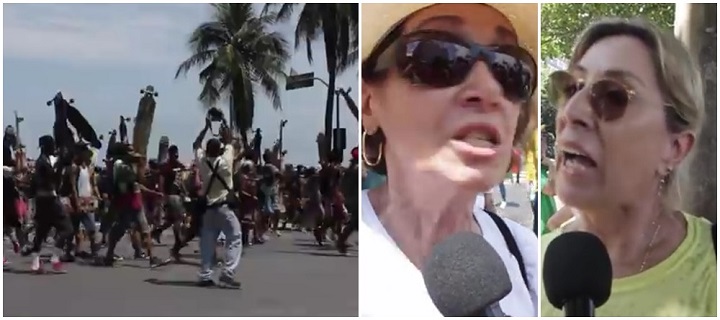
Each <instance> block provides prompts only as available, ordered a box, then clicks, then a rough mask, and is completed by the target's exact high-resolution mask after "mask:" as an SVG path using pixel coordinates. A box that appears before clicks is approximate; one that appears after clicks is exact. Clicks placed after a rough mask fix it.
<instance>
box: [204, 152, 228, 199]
mask: <svg viewBox="0 0 720 320" xmlns="http://www.w3.org/2000/svg"><path fill="white" fill-rule="evenodd" d="M205 161H206V162H207V164H208V166H210V161H208V160H205ZM220 161H221V160H220V159H218V160H217V162H216V163H215V167H210V170H211V171H212V177H211V178H210V179H213V178H216V177H217V179H218V181H220V183H222V185H223V187H225V190H227V191H228V192H230V193H233V191H232V190H230V187H228V185H227V182H225V179H223V178H222V177H221V176H220V174H218V173H217V168H218V166H219V165H220ZM208 188H210V185H209V184H208Z"/></svg>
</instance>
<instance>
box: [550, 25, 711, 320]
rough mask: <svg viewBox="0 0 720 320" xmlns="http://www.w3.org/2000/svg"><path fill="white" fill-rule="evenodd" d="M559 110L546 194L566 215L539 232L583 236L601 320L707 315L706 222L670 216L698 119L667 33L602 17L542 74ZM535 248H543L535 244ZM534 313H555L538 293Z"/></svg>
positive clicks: (676, 47) (694, 79) (690, 82)
mask: <svg viewBox="0 0 720 320" xmlns="http://www.w3.org/2000/svg"><path fill="white" fill-rule="evenodd" d="M549 89H550V90H549V92H550V93H551V100H554V102H555V105H556V106H557V107H558V113H557V118H556V128H557V145H556V155H557V162H556V168H557V174H556V177H555V178H556V180H555V190H556V192H557V195H558V197H559V198H560V200H562V201H563V202H564V203H565V205H567V206H569V207H571V208H572V210H573V213H574V217H573V218H572V220H571V221H569V222H568V223H566V224H565V225H563V226H562V227H561V228H560V229H559V230H556V231H554V232H552V233H549V234H547V235H545V236H543V239H542V243H543V246H544V247H546V246H547V244H548V243H549V242H550V241H551V240H552V239H553V238H555V237H557V236H558V235H559V234H561V233H563V232H569V231H583V232H590V233H592V234H594V235H596V236H598V237H599V238H600V239H601V240H602V242H603V243H604V244H605V246H606V248H607V251H608V253H609V256H610V260H611V264H612V273H613V283H612V292H611V295H610V299H609V300H608V301H607V302H606V303H605V304H604V305H603V306H601V307H600V308H598V309H597V310H596V315H600V316H663V317H686V316H716V313H717V312H716V309H717V305H716V303H717V300H716V297H717V292H716V279H717V273H716V259H715V253H714V248H713V236H712V231H711V229H712V227H711V225H710V223H709V222H708V221H706V220H704V219H702V218H698V217H696V216H693V215H690V214H688V213H685V212H682V211H680V210H678V207H677V202H676V201H675V200H677V199H676V197H674V196H676V195H677V193H678V189H677V187H676V185H675V183H676V182H677V180H678V178H679V177H678V175H677V172H678V167H679V166H680V165H681V163H682V162H683V160H684V159H686V158H687V156H688V154H689V152H690V151H691V149H692V148H693V145H694V144H695V141H696V137H697V135H698V132H699V130H700V127H701V123H702V121H703V117H704V115H703V110H704V109H703V108H704V102H703V91H702V82H701V79H700V73H699V71H698V67H697V65H696V64H695V63H693V59H691V56H690V54H689V53H688V52H687V50H686V49H685V48H684V47H683V45H682V44H681V43H680V41H678V40H677V39H675V38H674V37H673V36H672V35H671V34H669V33H666V32H665V31H661V30H659V29H657V28H656V27H655V26H653V25H651V24H649V23H647V22H644V21H641V20H632V21H626V20H617V19H610V20H603V21H600V22H598V23H596V24H593V25H591V26H590V27H589V28H588V29H587V30H585V32H584V33H582V34H581V35H580V37H579V39H578V42H577V45H576V46H575V48H574V49H573V52H572V53H571V56H570V61H569V68H568V70H567V71H558V72H555V73H554V74H552V75H550V86H549ZM543 250H544V248H543ZM542 313H543V316H561V315H562V313H561V311H560V310H557V309H555V308H553V307H552V306H551V305H550V303H549V302H548V301H547V299H546V298H545V297H544V295H543V302H542Z"/></svg>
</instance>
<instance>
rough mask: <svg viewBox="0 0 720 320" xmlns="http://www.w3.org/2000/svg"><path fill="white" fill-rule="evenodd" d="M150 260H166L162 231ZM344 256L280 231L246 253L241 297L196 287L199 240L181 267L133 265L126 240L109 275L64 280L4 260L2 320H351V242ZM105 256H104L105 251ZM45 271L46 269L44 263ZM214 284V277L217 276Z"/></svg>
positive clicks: (20, 260)
mask: <svg viewBox="0 0 720 320" xmlns="http://www.w3.org/2000/svg"><path fill="white" fill-rule="evenodd" d="M163 241H164V242H163V245H158V246H156V247H155V252H156V255H157V256H159V257H161V258H165V257H168V256H169V249H170V245H171V244H172V237H171V234H170V232H166V233H165V235H164V239H163ZM349 243H350V244H352V245H353V247H352V248H350V249H349V252H348V255H347V256H343V255H340V254H339V253H338V252H337V251H336V250H335V248H334V246H331V245H326V246H325V247H318V246H317V245H316V244H314V241H313V237H312V235H311V234H305V233H302V232H290V231H286V232H285V233H283V235H282V236H281V237H279V238H275V237H274V236H273V237H272V238H271V240H270V241H268V242H267V243H265V244H263V245H256V246H252V247H250V248H247V249H246V250H245V252H244V256H243V258H242V260H241V262H240V267H239V269H238V273H237V275H236V279H237V280H238V281H240V282H241V283H242V288H241V289H240V290H232V289H219V288H199V287H196V286H195V281H196V280H197V272H198V267H199V255H198V254H194V251H195V250H196V249H197V241H195V242H193V243H192V244H191V246H190V247H187V248H185V249H183V251H182V252H183V253H184V257H185V258H186V259H185V260H186V261H187V263H186V264H170V265H167V266H164V267H160V268H157V269H152V270H151V269H149V268H148V261H147V260H133V259H132V249H131V247H130V244H129V240H128V239H127V237H125V238H124V239H123V240H122V243H121V244H120V245H119V246H118V249H117V253H118V254H120V255H122V256H124V257H126V259H125V260H123V261H120V262H118V263H117V265H116V267H114V268H106V267H96V266H92V265H90V264H86V263H82V262H76V263H70V264H66V268H67V270H68V271H69V272H68V273H67V274H60V275H55V274H45V275H35V274H32V273H30V272H29V270H30V258H29V257H20V256H18V255H15V254H14V253H12V250H11V247H10V246H9V244H8V243H7V242H5V246H4V249H5V250H4V253H5V256H6V257H8V258H9V259H10V260H11V262H12V263H11V268H12V270H10V271H6V272H4V274H3V291H4V296H3V305H4V306H3V314H4V316H38V317H41V316H67V317H72V316H75V317H79V316H97V317H101V316H148V317H155V316H176V317H177V316H234V317H240V316H279V317H281V316H346V317H349V316H357V310H358V258H357V256H358V247H357V243H358V241H357V235H353V236H352V237H351V238H350V241H349ZM103 252H104V250H103ZM46 270H50V266H49V264H47V265H46ZM216 277H217V275H216Z"/></svg>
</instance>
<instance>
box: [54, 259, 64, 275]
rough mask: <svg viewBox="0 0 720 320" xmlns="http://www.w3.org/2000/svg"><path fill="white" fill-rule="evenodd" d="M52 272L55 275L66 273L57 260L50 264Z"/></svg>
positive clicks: (60, 262)
mask: <svg viewBox="0 0 720 320" xmlns="http://www.w3.org/2000/svg"><path fill="white" fill-rule="evenodd" d="M52 270H53V272H55V273H67V270H65V268H63V263H62V261H60V260H59V259H58V260H57V261H55V262H53V263H52Z"/></svg>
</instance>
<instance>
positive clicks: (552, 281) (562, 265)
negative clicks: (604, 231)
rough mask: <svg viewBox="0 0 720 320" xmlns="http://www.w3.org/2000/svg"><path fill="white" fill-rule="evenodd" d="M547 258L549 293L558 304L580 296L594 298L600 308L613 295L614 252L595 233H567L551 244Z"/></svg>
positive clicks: (545, 278)
mask: <svg viewBox="0 0 720 320" xmlns="http://www.w3.org/2000/svg"><path fill="white" fill-rule="evenodd" d="M543 260H544V262H543V268H542V273H543V286H544V287H545V295H546V296H547V298H548V300H549V301H550V303H551V304H552V305H553V306H555V308H558V309H561V310H562V308H563V305H564V304H565V302H566V301H567V300H569V299H577V298H586V299H591V300H592V301H593V304H594V305H595V307H596V308H597V307H600V306H602V305H603V304H604V303H605V302H607V300H608V299H609V298H610V289H611V287H612V265H611V264H610V256H608V252H607V249H606V248H605V245H604V244H603V243H602V241H600V239H599V238H598V237H596V236H595V235H593V234H591V233H587V232H567V233H563V234H561V235H559V236H558V237H557V238H555V239H553V240H552V241H551V242H550V244H548V247H547V249H546V250H545V256H544V259H543Z"/></svg>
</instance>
